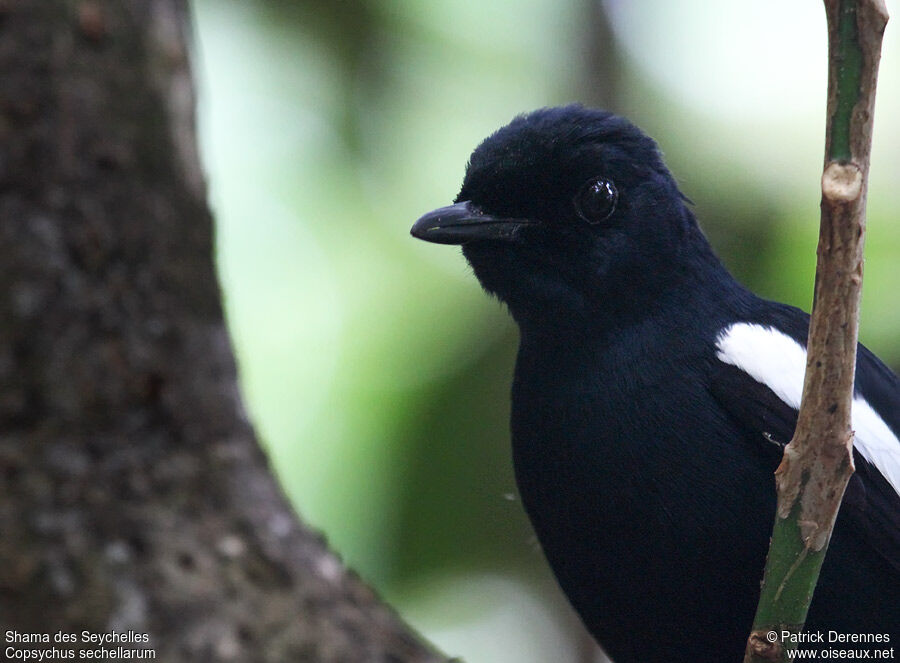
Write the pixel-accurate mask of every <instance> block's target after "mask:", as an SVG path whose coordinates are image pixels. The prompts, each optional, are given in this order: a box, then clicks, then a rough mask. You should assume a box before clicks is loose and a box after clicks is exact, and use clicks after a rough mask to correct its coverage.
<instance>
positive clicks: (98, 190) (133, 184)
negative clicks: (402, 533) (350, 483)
mask: <svg viewBox="0 0 900 663" xmlns="http://www.w3.org/2000/svg"><path fill="white" fill-rule="evenodd" d="M188 25H189V20H188V9H187V6H186V3H185V2H184V0H106V1H99V0H83V1H80V2H77V1H74V0H0V73H2V76H0V480H2V484H0V531H2V535H0V624H2V625H3V626H2V628H3V629H4V633H3V639H2V643H0V646H2V647H3V648H4V649H6V648H7V647H10V646H12V647H14V648H17V649H27V648H42V647H43V648H47V647H50V646H56V647H57V648H62V649H66V648H72V649H75V650H77V649H79V648H82V647H85V646H87V645H85V644H84V643H83V642H81V640H82V633H81V631H82V630H88V631H90V632H93V633H97V634H104V633H109V632H113V631H114V632H118V633H122V632H125V633H127V632H128V631H129V630H131V631H133V632H134V633H135V634H136V636H128V637H129V638H130V639H132V640H133V639H135V637H136V638H137V639H138V641H140V639H141V638H140V636H141V634H147V636H148V641H147V642H146V643H143V644H140V642H139V644H137V645H129V644H120V643H118V642H116V643H115V644H114V645H109V647H114V646H124V647H126V648H130V647H136V646H144V647H150V648H153V649H154V650H155V652H156V658H157V659H158V660H163V661H167V662H168V661H171V662H177V661H296V660H309V661H397V662H404V661H439V660H444V659H443V658H442V657H440V656H439V655H437V654H436V653H434V652H433V651H432V650H431V649H430V648H429V647H428V646H427V645H425V644H423V643H422V642H421V640H419V639H418V637H417V636H416V635H415V634H413V633H411V632H410V630H409V629H408V627H406V626H405V625H403V624H402V623H401V622H400V621H399V620H398V618H397V617H396V616H395V615H394V614H393V612H392V611H391V610H390V609H389V608H387V607H385V606H384V605H383V604H381V603H379V601H378V600H377V598H376V597H375V596H374V595H373V593H372V592H371V590H369V589H368V588H367V587H366V586H365V585H364V584H363V583H362V582H360V581H359V580H358V579H357V578H356V576H354V575H353V574H352V573H351V572H348V571H347V570H346V569H345V568H344V567H343V565H342V564H341V562H340V561H339V560H338V559H337V558H336V557H335V556H334V555H333V554H331V553H330V552H328V550H327V549H326V547H325V545H324V543H323V541H322V539H321V538H320V537H319V536H317V535H316V534H314V533H313V532H311V531H309V530H308V529H307V528H305V527H304V526H303V525H301V524H299V523H298V522H297V520H296V518H295V516H294V514H293V512H292V510H291V508H290V506H289V505H288V504H287V502H286V501H285V498H284V496H283V495H282V493H281V491H280V489H279V487H278V485H277V483H276V482H275V480H274V479H273V477H272V474H271V472H270V470H269V467H268V465H267V462H266V459H265V457H264V456H263V454H262V453H261V451H260V449H259V446H258V445H257V442H256V439H255V437H254V434H253V430H252V428H251V426H250V424H249V422H248V420H247V417H246V414H245V413H244V411H243V409H242V405H241V400H240V395H239V390H238V385H237V378H236V371H235V364H234V359H233V357H232V354H231V347H230V343H229V339H228V334H227V331H226V328H225V324H224V321H223V317H222V307H221V303H220V293H219V289H218V284H217V281H216V274H215V270H214V265H213V229H212V220H211V217H210V213H209V210H208V208H207V206H206V200H205V194H206V191H205V184H204V178H203V173H202V170H201V168H200V165H199V162H198V155H197V145H196V139H195V134H194V117H193V113H194V99H193V86H192V81H191V74H190V68H189V62H188V55H189V52H188V50H189V49H188V45H187V43H186V32H187V28H188ZM285 305H286V306H289V305H290V302H285ZM260 323H261V324H265V321H260ZM12 631H15V632H16V633H17V634H18V635H19V636H23V634H48V635H49V638H50V640H51V643H50V644H45V645H43V646H41V645H34V644H21V643H18V642H16V643H13V644H12V645H10V644H9V643H10V637H11V636H10V632H12ZM57 631H62V632H65V633H74V634H76V637H77V641H76V643H75V644H71V643H70V644H68V645H66V644H60V643H59V642H55V643H54V642H53V639H54V634H55V633H56V632H57ZM90 647H91V648H94V649H96V648H98V645H97V644H96V643H95V644H93V645H90ZM6 656H10V652H9V651H7V653H6Z"/></svg>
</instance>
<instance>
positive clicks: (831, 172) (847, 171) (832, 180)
mask: <svg viewBox="0 0 900 663" xmlns="http://www.w3.org/2000/svg"><path fill="white" fill-rule="evenodd" d="M862 186H863V174H862V170H860V168H859V166H857V165H856V164H855V163H853V162H849V163H846V162H845V163H841V162H839V161H832V162H831V163H829V164H828V166H826V168H825V172H824V173H822V195H823V196H824V197H825V198H826V199H827V200H828V201H830V202H832V203H852V202H853V201H854V200H857V199H858V198H859V196H860V194H861V193H862Z"/></svg>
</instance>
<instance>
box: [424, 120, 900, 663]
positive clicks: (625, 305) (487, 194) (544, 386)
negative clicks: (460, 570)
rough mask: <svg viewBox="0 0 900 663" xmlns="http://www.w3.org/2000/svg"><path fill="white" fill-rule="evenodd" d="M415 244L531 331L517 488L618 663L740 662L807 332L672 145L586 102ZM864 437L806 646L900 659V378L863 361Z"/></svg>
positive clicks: (485, 155) (522, 387)
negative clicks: (459, 255)
mask: <svg viewBox="0 0 900 663" xmlns="http://www.w3.org/2000/svg"><path fill="white" fill-rule="evenodd" d="M412 234H413V235H414V236H415V237H418V238H420V239H424V240H426V241H430V242H437V243H442V244H460V245H462V251H463V254H464V255H465V257H466V259H467V260H468V261H469V263H470V264H471V266H472V268H473V270H474V272H475V275H476V276H477V277H478V280H479V281H480V282H481V284H482V286H483V287H484V289H485V290H487V291H488V292H489V293H491V294H493V295H496V296H497V297H499V298H500V299H501V300H502V301H504V302H505V303H506V304H507V306H508V308H509V311H510V313H511V314H512V316H513V318H515V320H516V322H517V323H518V326H519V330H520V346H519V353H518V358H517V361H516V369H515V377H514V380H513V387H512V421H511V428H512V448H513V460H514V465H515V472H516V481H517V483H518V487H519V491H520V493H521V496H522V501H523V503H524V506H525V509H526V510H527V512H528V515H529V517H530V519H531V522H532V524H533V525H534V528H535V530H536V532H537V535H538V538H539V540H540V542H541V545H542V548H543V550H544V553H545V554H546V556H547V559H548V560H549V562H550V565H551V567H552V568H553V571H554V573H555V575H556V578H557V579H558V581H559V584H560V585H561V586H562V588H563V590H564V591H565V593H566V595H567V596H568V598H569V600H570V601H571V603H572V605H573V606H574V607H575V609H576V610H577V611H578V613H579V614H580V615H581V618H582V620H583V621H584V623H585V624H586V625H587V627H588V629H589V630H590V631H591V633H593V635H594V636H595V637H596V639H597V640H598V641H599V642H600V643H601V644H602V646H603V647H604V648H605V649H606V651H607V652H608V654H609V655H610V656H611V657H612V658H613V660H615V661H616V662H617V663H629V662H639V663H653V662H656V661H666V662H668V663H671V662H677V661H691V662H692V663H697V662H698V661H709V662H711V663H722V662H723V661H739V660H741V656H742V653H743V649H744V645H745V642H746V638H747V635H748V633H749V631H750V627H751V623H752V621H753V615H754V611H755V607H756V603H757V600H758V597H759V586H760V579H761V577H762V570H763V566H764V562H765V556H766V551H767V548H768V541H769V536H770V533H771V530H772V523H773V519H774V513H775V486H774V479H773V472H774V470H775V468H776V467H777V465H778V463H779V461H780V458H781V455H782V448H783V446H784V444H786V443H787V442H788V441H789V440H790V438H791V436H792V434H793V430H794V427H795V425H796V420H797V408H798V406H799V403H800V393H801V386H802V381H803V371H804V367H805V356H806V349H805V346H806V339H807V332H808V325H809V316H808V315H807V314H806V313H804V312H803V311H800V310H799V309H796V308H793V307H790V306H786V305H784V304H779V303H775V302H771V301H766V300H764V299H760V298H759V297H757V296H755V295H754V294H752V293H751V292H749V291H748V290H746V289H745V288H744V287H742V286H741V285H740V284H739V283H737V282H736V281H735V279H734V278H733V277H732V276H731V275H730V274H729V273H728V271H727V270H726V269H725V268H724V267H723V266H722V264H721V263H720V261H719V260H718V259H717V257H716V256H715V255H714V253H713V251H712V249H711V248H710V246H709V244H708V242H707V240H706V238H705V237H704V235H703V233H702V232H701V230H700V229H699V227H698V225H697V222H696V219H695V217H694V214H693V213H692V211H691V208H690V205H689V201H688V200H687V199H686V198H685V196H684V195H683V194H682V193H681V192H680V191H679V189H678V185H677V184H676V182H675V180H674V179H673V177H672V175H671V174H670V173H669V171H668V170H667V168H666V166H665V165H664V163H663V160H662V157H661V156H660V153H659V150H658V148H657V146H656V144H655V143H654V141H653V140H651V139H650V138H648V137H647V136H646V135H645V134H643V133H642V132H641V131H640V130H639V129H638V128H636V127H635V126H634V125H632V124H631V123H630V122H628V121H627V120H625V119H623V118H621V117H617V116H615V115H612V114H610V113H607V112H603V111H599V110H592V109H587V108H584V107H581V106H577V105H576V106H566V107H561V108H546V109H542V110H537V111H534V112H532V113H529V114H526V115H522V116H519V117H517V118H516V119H514V120H513V121H512V122H511V123H510V124H509V125H507V126H505V127H503V128H502V129H500V130H498V131H497V132H496V133H494V134H493V135H492V136H490V137H489V138H487V139H486V140H485V141H484V142H482V143H481V145H479V146H478V148H477V149H476V150H475V152H474V153H473V154H472V157H471V159H470V161H469V164H468V167H467V169H466V175H465V180H464V182H463V185H462V189H461V191H460V192H459V195H458V196H457V198H456V202H455V204H453V205H450V206H449V207H443V208H441V209H438V210H435V211H433V212H431V213H429V214H426V215H425V216H423V217H422V218H421V219H419V220H418V221H417V222H416V224H415V225H414V226H413V228H412ZM853 426H854V429H855V431H856V442H855V451H854V457H855V461H856V473H855V474H854V475H853V477H852V479H851V482H850V485H849V487H848V489H847V493H846V497H845V500H844V503H843V506H842V508H841V511H840V515H839V517H838V522H837V525H836V529H835V532H834V535H833V538H832V541H831V546H830V549H829V552H828V556H827V558H826V561H825V564H824V567H823V570H822V574H821V579H820V584H819V587H818V589H817V590H816V594H815V597H814V600H813V602H812V606H811V608H810V612H809V619H808V622H807V628H806V632H807V633H813V632H817V631H821V632H823V633H824V634H825V638H826V641H827V638H828V631H829V630H832V631H836V632H838V633H841V634H873V635H877V634H886V635H887V636H888V638H889V644H887V645H884V646H886V647H890V646H894V645H898V646H900V494H898V493H900V441H898V436H900V381H898V378H897V376H895V375H894V374H893V373H892V372H891V371H890V370H889V369H888V368H886V367H885V365H884V364H883V363H882V362H881V361H879V360H878V358H877V357H875V356H874V355H873V354H872V353H871V352H869V351H868V350H867V349H866V348H864V347H862V346H860V347H859V350H858V368H857V374H856V391H855V399H854V406H853ZM820 646H821V645H820ZM825 646H826V647H828V646H830V647H833V648H845V649H846V648H848V647H851V648H855V649H872V648H879V647H881V646H882V645H880V644H863V645H859V644H857V645H847V644H843V645H841V644H831V645H828V644H826V645H825Z"/></svg>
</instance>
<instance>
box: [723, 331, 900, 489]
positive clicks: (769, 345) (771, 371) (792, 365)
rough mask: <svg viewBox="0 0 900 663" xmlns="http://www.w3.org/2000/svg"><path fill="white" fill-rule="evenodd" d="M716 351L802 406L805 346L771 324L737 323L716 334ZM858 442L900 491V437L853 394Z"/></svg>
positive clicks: (787, 400)
mask: <svg viewBox="0 0 900 663" xmlns="http://www.w3.org/2000/svg"><path fill="white" fill-rule="evenodd" d="M716 348H717V351H716V356H717V357H718V358H719V359H720V360H721V361H723V362H725V363H726V364H730V365H732V366H735V367H737V368H739V369H741V370H742V371H744V372H745V373H747V375H749V376H750V377H752V378H753V379H754V380H756V381H757V382H761V383H762V384H764V385H766V386H767V387H768V388H769V389H771V390H772V391H773V392H775V395H776V396H778V398H780V399H781V400H783V401H784V402H785V403H786V404H787V405H790V406H791V407H792V408H794V409H799V408H800V396H801V395H802V394H803V373H804V372H805V371H806V348H804V347H803V346H802V345H800V344H799V343H798V342H797V341H795V340H794V339H792V338H791V337H790V336H788V335H787V334H783V333H781V332H780V331H778V330H776V329H773V328H772V327H768V326H764V325H757V324H751V323H747V322H738V323H735V324H733V325H730V326H728V327H726V328H725V329H723V330H722V331H721V332H720V333H719V337H718V338H717V339H716ZM851 415H852V419H853V423H852V426H853V430H854V432H855V435H856V436H855V439H854V446H855V447H856V449H857V450H858V451H859V453H860V454H861V455H862V457H863V458H865V459H866V460H867V461H869V462H870V463H872V465H874V466H875V467H877V468H878V471H879V472H881V474H882V475H883V476H884V478H885V479H887V480H888V483H890V484H891V486H893V487H894V490H895V491H897V493H898V494H900V440H898V439H897V436H896V435H894V433H893V432H892V431H891V429H890V428H889V427H888V425H887V424H886V423H884V420H883V419H882V418H881V417H880V416H879V415H878V413H877V412H876V411H875V410H874V408H872V406H871V405H869V403H868V401H866V399H864V398H863V397H862V396H859V395H856V396H854V397H853V405H852V411H851Z"/></svg>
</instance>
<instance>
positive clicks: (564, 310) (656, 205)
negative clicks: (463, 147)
mask: <svg viewBox="0 0 900 663" xmlns="http://www.w3.org/2000/svg"><path fill="white" fill-rule="evenodd" d="M412 234H413V236H415V237H418V238H419V239H423V240H426V241H429V242H436V243H439V244H461V245H462V248H463V254H464V255H465V256H466V259H467V260H468V261H469V263H470V264H471V265H472V267H473V269H474V271H475V275H476V276H477V277H478V279H479V281H481V284H482V285H483V286H484V288H485V289H486V290H488V291H489V292H491V293H493V294H495V295H497V296H498V297H499V298H500V299H502V300H504V301H505V302H506V303H507V304H508V305H509V307H510V310H511V312H512V313H513V315H514V316H515V317H516V318H517V319H518V320H519V322H520V323H521V322H522V321H523V320H524V319H528V318H532V317H534V316H538V317H541V318H545V317H547V316H552V315H556V314H571V313H573V312H585V311H590V310H593V309H596V308H597V307H607V308H608V307H610V306H612V307H614V308H615V307H618V306H625V305H628V306H631V305H640V302H641V301H643V300H645V299H647V298H648V297H651V296H652V294H653V293H652V290H653V288H657V287H664V286H665V283H666V281H667V280H670V279H671V271H672V270H678V269H679V266H678V265H679V262H680V256H681V254H682V253H684V247H685V245H686V244H689V243H692V241H691V238H692V237H693V236H694V235H699V231H698V230H697V228H696V223H695V221H694V218H693V215H692V214H691V213H690V211H689V210H688V209H687V207H686V205H685V199H684V197H683V196H682V195H681V193H680V192H679V190H678V186H677V185H676V183H675V181H674V180H673V178H672V176H671V175H670V174H669V171H668V170H667V169H666V167H665V165H664V164H663V161H662V158H661V156H660V154H659V150H658V149H657V146H656V143H655V142H654V141H653V140H652V139H650V138H649V137H647V136H646V135H645V134H644V133H643V132H642V131H641V130H640V129H638V128H637V127H635V126H634V125H633V124H631V123H630V122H628V120H625V119H624V118H621V117H617V116H615V115H613V114H611V113H607V112H604V111H599V110H593V109H588V108H584V107H582V106H565V107H560V108H545V109H541V110H537V111H534V112H532V113H529V114H526V115H521V116H519V117H517V118H516V119H514V120H513V121H512V122H511V123H510V124H508V125H507V126H505V127H503V128H502V129H500V130H498V131H497V132H495V133H494V134H493V135H491V136H489V137H488V138H487V139H485V140H484V142H482V143H481V145H479V146H478V147H477V148H476V150H475V152H474V153H473V154H472V157H471V159H470V161H469V164H468V167H467V169H466V176H465V180H464V182H463V185H462V189H461V190H460V192H459V195H458V196H457V197H456V202H455V204H453V205H450V206H448V207H442V208H440V209H437V210H435V211H433V212H430V213H428V214H426V215H425V216H423V217H422V218H420V219H419V220H418V221H417V222H416V223H415V225H414V226H413V228H412Z"/></svg>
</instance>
